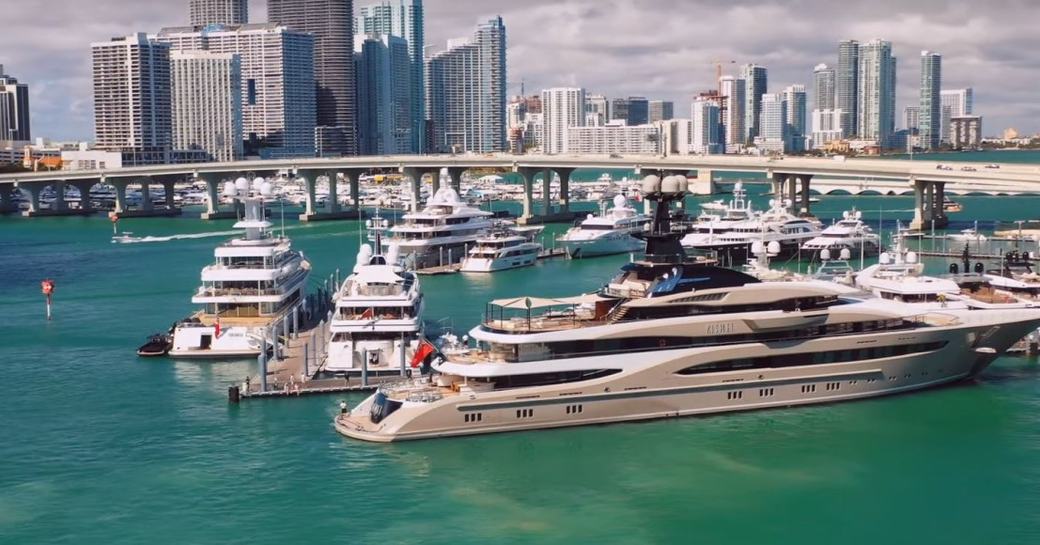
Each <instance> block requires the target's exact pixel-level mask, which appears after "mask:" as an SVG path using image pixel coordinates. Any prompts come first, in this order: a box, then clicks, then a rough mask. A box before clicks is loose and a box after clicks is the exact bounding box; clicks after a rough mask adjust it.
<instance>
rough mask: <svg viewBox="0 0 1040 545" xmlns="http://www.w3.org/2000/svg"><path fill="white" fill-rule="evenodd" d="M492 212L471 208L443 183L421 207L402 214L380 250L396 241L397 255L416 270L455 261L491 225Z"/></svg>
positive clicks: (462, 256) (460, 258)
mask: <svg viewBox="0 0 1040 545" xmlns="http://www.w3.org/2000/svg"><path fill="white" fill-rule="evenodd" d="M492 215H493V214H492V213H491V212H485V211H483V210H480V209H478V208H473V207H472V206H470V205H469V204H467V203H466V202H465V201H463V200H462V199H461V198H459V194H458V193H456V192H455V190H454V189H452V188H451V187H450V186H444V187H441V188H440V189H438V190H437V192H436V193H435V194H434V195H433V197H432V198H431V199H430V200H429V201H428V202H427V203H426V207H425V208H423V209H422V210H421V211H419V212H412V213H409V214H405V215H404V216H403V218H402V219H403V220H404V221H403V222H402V223H398V224H397V225H394V226H393V227H391V228H390V229H389V235H390V236H388V237H386V238H384V239H383V250H384V251H385V250H386V249H387V248H389V246H390V245H391V244H396V245H397V246H398V247H399V248H400V252H401V256H402V257H403V258H405V260H406V262H407V263H409V264H410V265H411V266H412V267H414V268H416V269H422V268H426V267H434V266H438V265H448V264H451V263H456V262H458V261H460V260H462V259H463V258H464V257H466V252H467V250H468V249H469V247H470V246H472V245H473V243H475V242H476V241H477V238H479V237H480V236H481V235H483V234H484V233H486V232H487V230H488V229H489V228H491V219H490V218H491V216H492Z"/></svg>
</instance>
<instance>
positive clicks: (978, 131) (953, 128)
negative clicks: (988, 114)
mask: <svg viewBox="0 0 1040 545" xmlns="http://www.w3.org/2000/svg"><path fill="white" fill-rule="evenodd" d="M950 144H951V145H952V146H953V147H955V148H957V149H978V147H979V146H980V145H981V144H982V116H978V115H959V116H956V117H954V118H952V119H951V120H950Z"/></svg>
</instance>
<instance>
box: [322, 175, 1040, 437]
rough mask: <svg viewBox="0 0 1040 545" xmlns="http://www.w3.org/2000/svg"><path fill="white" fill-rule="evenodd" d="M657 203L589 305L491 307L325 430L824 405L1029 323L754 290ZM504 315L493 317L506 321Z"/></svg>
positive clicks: (401, 429)
mask: <svg viewBox="0 0 1040 545" xmlns="http://www.w3.org/2000/svg"><path fill="white" fill-rule="evenodd" d="M685 185H686V184H685V178H682V177H678V178H676V177H666V178H665V179H664V180H663V181H662V180H660V179H658V178H657V177H656V176H651V177H647V179H646V180H644V192H645V194H646V196H647V198H650V199H652V200H656V201H658V208H657V212H656V215H655V218H654V226H653V229H652V232H650V233H647V234H645V235H644V238H645V239H646V241H647V250H646V256H645V258H644V259H641V260H639V261H634V262H632V263H630V264H628V265H626V266H625V267H623V268H622V270H621V272H620V273H619V274H618V276H617V277H615V278H614V279H613V280H611V281H610V282H609V283H608V284H607V285H606V286H604V287H603V288H602V289H601V290H600V291H599V292H598V293H595V294H587V295H582V296H577V297H572V298H565V299H544V298H536V297H517V298H512V299H503V300H498V301H493V302H492V303H491V304H490V305H489V307H488V310H487V312H486V316H485V319H484V320H483V322H482V323H481V324H480V325H479V326H477V327H475V328H473V329H472V330H471V331H470V334H469V335H470V337H472V338H473V339H475V340H476V341H477V346H476V347H473V348H467V349H463V350H453V351H451V352H450V353H446V354H439V355H437V356H435V357H434V361H433V363H432V368H433V369H434V370H436V372H437V373H436V374H434V375H433V376H432V377H424V378H422V379H418V380H412V381H407V382H402V383H400V384H396V385H393V386H388V387H384V388H382V389H381V390H380V391H378V392H377V393H376V394H374V395H373V396H371V397H369V398H368V399H366V400H365V401H363V402H362V403H361V404H359V405H358V406H357V407H355V408H354V409H353V410H352V411H350V412H349V413H348V414H344V415H340V416H338V417H337V418H336V419H335V427H336V430H337V431H339V432H340V433H342V434H344V435H346V436H349V437H353V438H357V439H363V440H369V441H396V440H405V439H422V438H433V437H445V436H454V435H468V434H479V433H492V432H503V431H516V430H531V429H542V428H554V427H562V426H575V425H585V424H603V423H610V422H623V421H634V420H646V419H654V418H666V417H676V416H685V415H694V414H710V413H721V412H729V411H739V410H749V409H758V408H767V407H784V406H790V405H802V404H813V403H823V402H834V401H842V400H851V399H860V398H866V397H873V396H879V395H884V394H891V393H898V392H908V391H913V390H918V389H922V388H928V387H932V386H938V385H941V384H946V383H950V382H953V381H956V380H959V379H962V378H965V377H970V376H973V375H975V374H977V373H979V372H981V371H982V370H983V369H984V368H985V367H986V366H987V365H988V364H989V363H990V362H992V361H993V359H995V358H996V357H997V355H998V354H1000V353H1001V352H1002V351H1004V350H1005V349H1006V348H1008V347H1009V346H1011V345H1012V344H1013V343H1014V342H1015V341H1017V340H1018V339H1020V338H1021V337H1023V336H1024V335H1026V334H1027V333H1029V332H1030V331H1032V330H1033V329H1035V328H1036V326H1037V325H1038V324H1040V310H1038V309H1024V308H1019V309H1011V310H1001V311H1000V312H990V311H986V310H966V309H960V308H951V309H942V311H938V310H930V309H922V308H919V307H915V306H914V305H910V304H904V303H899V302H895V301H889V300H882V299H876V298H871V297H868V296H864V295H862V294H861V293H860V292H858V291H857V290H854V289H853V288H849V287H846V286H841V285H838V284H835V283H831V282H821V281H811V280H810V281H791V282H775V283H774V282H760V281H758V280H757V279H755V278H753V277H750V276H748V275H746V274H744V273H741V272H738V271H734V270H729V269H723V268H718V267H715V266H708V265H701V264H694V263H690V262H687V261H685V260H684V258H683V250H682V247H681V246H680V245H679V240H678V235H675V234H672V233H671V232H670V229H669V225H668V212H667V203H668V202H670V201H673V200H676V199H677V198H681V196H682V194H683V193H684V192H685V189H686V188H685ZM510 312H511V313H512V315H508V314H507V313H510Z"/></svg>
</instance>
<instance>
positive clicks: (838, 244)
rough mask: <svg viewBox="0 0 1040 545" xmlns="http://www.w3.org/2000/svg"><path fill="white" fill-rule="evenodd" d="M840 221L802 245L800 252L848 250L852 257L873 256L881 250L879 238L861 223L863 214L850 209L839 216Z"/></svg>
mask: <svg viewBox="0 0 1040 545" xmlns="http://www.w3.org/2000/svg"><path fill="white" fill-rule="evenodd" d="M841 216H842V217H841V220H839V221H837V222H835V223H834V224H833V225H831V226H830V227H827V228H826V229H824V230H823V232H821V233H820V234H819V236H817V237H815V238H813V239H811V240H809V241H807V242H805V243H804V244H802V250H804V251H808V252H819V251H820V250H831V251H832V252H841V251H842V250H843V249H848V250H849V251H850V252H851V253H852V254H853V255H861V256H874V255H877V254H878V252H879V251H880V248H881V238H880V237H879V236H878V235H877V233H875V232H874V231H873V230H872V229H871V228H870V226H869V225H867V224H866V223H864V221H863V212H862V211H860V210H856V209H852V210H851V211H845V212H843V213H842V215H841Z"/></svg>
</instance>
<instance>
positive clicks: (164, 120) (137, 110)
mask: <svg viewBox="0 0 1040 545" xmlns="http://www.w3.org/2000/svg"><path fill="white" fill-rule="evenodd" d="M90 47H91V56H92V60H93V80H94V82H93V83H94V85H93V86H94V140H95V143H96V146H97V148H98V149H101V150H106V151H119V152H122V153H123V157H124V160H123V164H124V165H146V164H162V163H165V162H167V161H168V160H169V154H170V151H171V132H172V131H171V127H170V46H169V45H167V44H164V43H157V42H155V41H153V40H150V39H149V38H148V36H146V35H145V34H144V33H139V34H136V35H132V36H126V37H123V38H113V39H112V40H110V41H107V42H97V43H93V44H91V46H90Z"/></svg>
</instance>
